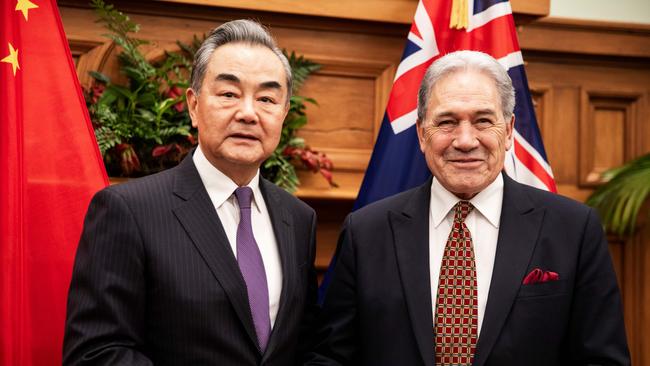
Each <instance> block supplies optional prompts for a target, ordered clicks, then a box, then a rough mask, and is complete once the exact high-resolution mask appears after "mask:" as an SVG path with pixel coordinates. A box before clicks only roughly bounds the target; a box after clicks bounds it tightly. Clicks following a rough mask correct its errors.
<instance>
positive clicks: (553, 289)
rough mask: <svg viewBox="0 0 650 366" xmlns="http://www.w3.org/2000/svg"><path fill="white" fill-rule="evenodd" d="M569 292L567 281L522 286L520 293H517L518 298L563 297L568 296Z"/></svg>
mask: <svg viewBox="0 0 650 366" xmlns="http://www.w3.org/2000/svg"><path fill="white" fill-rule="evenodd" d="M567 291H568V283H567V281H566V280H557V281H549V282H544V283H533V284H530V285H522V286H521V287H520V288H519V293H517V298H519V299H521V298H529V297H540V296H553V295H562V294H566V293H567Z"/></svg>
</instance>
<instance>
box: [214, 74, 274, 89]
mask: <svg viewBox="0 0 650 366" xmlns="http://www.w3.org/2000/svg"><path fill="white" fill-rule="evenodd" d="M214 79H215V80H217V81H229V82H231V83H237V84H240V83H241V80H239V78H238V77H237V76H235V75H233V74H225V73H223V74H219V75H217V77H216V78H214ZM260 88H261V89H278V90H282V85H281V84H280V83H278V82H277V81H265V82H263V83H260Z"/></svg>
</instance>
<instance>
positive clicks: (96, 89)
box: [90, 82, 106, 104]
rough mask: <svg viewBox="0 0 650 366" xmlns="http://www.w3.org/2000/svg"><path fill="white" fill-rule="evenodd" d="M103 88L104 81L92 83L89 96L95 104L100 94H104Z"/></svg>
mask: <svg viewBox="0 0 650 366" xmlns="http://www.w3.org/2000/svg"><path fill="white" fill-rule="evenodd" d="M104 90H106V85H105V84H104V83H98V82H95V83H93V86H92V88H91V89H90V97H91V99H92V102H93V104H97V101H99V98H100V97H101V96H102V94H104Z"/></svg>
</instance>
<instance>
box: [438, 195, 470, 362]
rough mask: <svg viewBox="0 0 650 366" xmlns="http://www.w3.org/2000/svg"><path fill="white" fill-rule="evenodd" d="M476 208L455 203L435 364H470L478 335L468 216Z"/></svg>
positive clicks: (442, 271)
mask: <svg viewBox="0 0 650 366" xmlns="http://www.w3.org/2000/svg"><path fill="white" fill-rule="evenodd" d="M473 208H474V207H473V206H472V204H471V203H469V202H468V201H460V202H458V203H457V204H456V205H455V206H454V224H453V227H452V229H451V232H450V233H449V238H448V239H447V244H446V245H445V252H444V254H443V257H442V263H441V265H440V278H439V281H438V296H437V300H436V319H435V339H434V341H435V351H436V365H442V366H446V365H449V366H451V365H471V364H472V362H473V360H474V353H475V351H476V341H477V338H478V291H477V285H476V263H475V261H474V248H473V246H472V236H471V235H470V232H469V230H468V229H467V225H465V218H467V215H469V213H470V211H471V210H472V209H473Z"/></svg>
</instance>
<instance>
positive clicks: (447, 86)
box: [427, 69, 501, 111]
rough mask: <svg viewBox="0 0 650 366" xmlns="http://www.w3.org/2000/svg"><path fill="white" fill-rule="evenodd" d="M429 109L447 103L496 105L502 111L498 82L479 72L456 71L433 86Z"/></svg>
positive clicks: (470, 70) (487, 74)
mask: <svg viewBox="0 0 650 366" xmlns="http://www.w3.org/2000/svg"><path fill="white" fill-rule="evenodd" d="M431 89H432V90H431V93H430V97H429V100H428V101H427V102H428V107H429V108H436V106H437V105H438V104H440V103H443V104H444V103H445V102H452V101H456V102H466V103H481V104H486V103H488V104H494V105H495V108H498V109H499V111H500V104H501V101H500V97H499V92H498V90H497V85H496V81H495V80H494V78H493V77H492V75H490V74H489V73H486V72H482V71H478V70H472V69H469V70H465V69H464V70H455V71H453V72H450V73H448V74H446V75H444V76H443V77H441V78H440V79H438V80H437V81H436V82H435V83H434V84H433V85H432V86H431Z"/></svg>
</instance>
